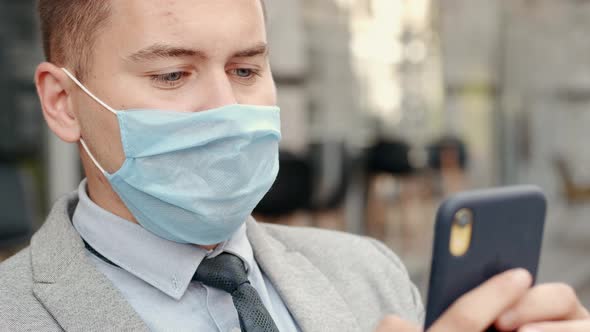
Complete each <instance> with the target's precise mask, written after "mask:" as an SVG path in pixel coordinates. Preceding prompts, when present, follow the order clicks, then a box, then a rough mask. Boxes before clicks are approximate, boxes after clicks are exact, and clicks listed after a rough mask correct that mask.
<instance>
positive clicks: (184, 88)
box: [0, 0, 590, 332]
mask: <svg viewBox="0 0 590 332" xmlns="http://www.w3.org/2000/svg"><path fill="white" fill-rule="evenodd" d="M39 11H40V17H41V22H42V29H43V38H44V43H45V50H46V55H47V59H48V62H45V63H42V64H40V65H39V67H38V69H37V72H36V77H35V82H36V85H37V88H38V93H39V97H40V100H41V104H42V108H43V114H44V116H45V119H46V121H47V124H48V126H49V128H50V129H51V130H52V131H53V133H55V134H56V135H57V136H58V137H59V138H61V139H62V140H64V141H65V142H69V143H79V145H80V154H81V160H82V164H83V167H84V170H85V174H86V177H87V179H86V180H85V181H83V182H82V183H81V185H80V188H79V189H78V190H77V191H76V192H74V193H72V194H70V195H68V196H67V197H64V198H63V199H61V200H60V201H58V202H57V203H56V204H55V206H54V207H53V210H52V212H51V213H50V215H49V216H48V218H47V221H46V223H45V224H44V226H43V227H42V228H41V229H40V230H39V231H38V232H37V233H36V234H35V235H34V236H33V239H32V241H31V245H30V247H28V248H27V249H25V250H23V251H22V252H20V253H19V254H17V255H16V256H14V257H12V258H10V259H9V260H8V261H6V262H5V263H3V264H2V265H1V266H0V330H1V331H62V330H66V331H99V330H109V331H145V330H153V331H239V330H243V331H279V330H280V331H318V332H319V331H371V330H374V329H375V328H377V329H378V330H379V331H418V330H420V329H419V327H418V326H419V324H420V321H421V320H422V318H423V309H422V304H421V302H420V300H419V296H418V294H417V292H416V289H415V287H414V286H413V285H412V283H411V282H410V280H409V278H408V275H407V273H406V271H405V269H404V267H403V265H402V264H401V263H400V261H399V260H398V259H397V258H396V256H395V255H394V254H393V253H392V252H390V251H389V250H388V249H386V248H385V247H384V246H383V245H382V244H380V243H378V242H376V241H373V240H370V239H367V238H361V237H356V236H352V235H346V234H340V233H336V232H329V231H321V230H313V229H302V228H287V227H281V226H268V225H260V224H257V223H256V222H255V221H254V220H252V219H249V218H248V215H249V213H250V212H251V211H252V208H253V207H254V206H255V205H256V204H257V203H258V201H259V200H260V199H261V197H262V195H264V192H266V191H267V190H268V188H269V187H270V185H271V184H272V182H273V180H274V177H275V176H276V172H277V162H276V160H277V150H278V147H277V142H278V140H279V138H280V129H279V125H278V109H277V108H276V107H273V105H275V104H276V97H275V87H274V84H273V80H272V76H271V71H270V68H269V65H268V57H267V55H268V49H267V45H266V31H265V23H264V14H263V8H262V5H261V3H260V0H126V1H113V0H110V1H109V0H41V1H39ZM530 283H531V278H530V276H529V275H528V274H527V273H526V272H524V271H520V270H516V271H509V272H506V273H504V274H502V275H500V276H497V277H495V278H493V279H492V280H490V281H489V282H488V283H486V284H484V285H482V286H481V287H480V288H478V289H476V290H475V291H473V292H471V293H469V294H468V295H466V296H465V297H463V298H462V299H460V300H459V301H458V302H457V303H456V304H454V306H453V307H452V308H451V309H450V310H449V311H448V312H447V313H446V314H445V315H444V316H443V317H442V318H441V319H440V320H439V321H438V322H437V323H436V324H435V325H434V326H433V327H432V329H431V331H434V332H437V331H468V332H469V331H483V330H485V329H486V328H487V327H488V326H489V325H491V324H494V323H495V324H496V325H497V326H498V328H500V329H501V330H502V331H513V330H516V329H519V328H520V330H519V331H525V330H527V329H528V331H588V330H590V320H588V313H587V311H586V310H585V309H584V308H583V307H582V306H581V305H580V304H579V302H578V300H577V298H576V296H575V294H574V293H573V292H572V291H571V289H570V288H568V287H567V286H564V285H543V286H538V287H535V288H530ZM388 315H391V316H388Z"/></svg>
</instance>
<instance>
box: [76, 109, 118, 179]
mask: <svg viewBox="0 0 590 332" xmlns="http://www.w3.org/2000/svg"><path fill="white" fill-rule="evenodd" d="M78 114H79V117H80V124H81V128H82V138H83V139H84V140H85V141H86V143H87V145H88V148H89V149H90V152H91V153H92V154H93V155H94V157H95V158H96V159H97V161H98V162H99V164H100V165H101V166H102V167H103V168H104V169H105V170H106V171H107V172H109V173H114V172H116V171H117V170H118V169H119V168H121V166H122V165H123V162H124V161H125V153H124V152H123V145H122V143H121V133H120V130H119V122H118V120H117V117H116V116H115V115H114V114H112V113H111V112H109V111H107V110H103V109H102V108H100V106H97V105H93V104H91V103H89V104H85V103H83V104H80V106H79V112H78Z"/></svg>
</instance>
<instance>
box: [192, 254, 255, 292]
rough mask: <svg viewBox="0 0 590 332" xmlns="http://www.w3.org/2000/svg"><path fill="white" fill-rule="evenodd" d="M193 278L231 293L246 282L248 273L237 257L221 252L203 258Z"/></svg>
mask: <svg viewBox="0 0 590 332" xmlns="http://www.w3.org/2000/svg"><path fill="white" fill-rule="evenodd" d="M193 280H194V281H199V282H202V283H203V284H205V285H207V286H209V287H213V288H217V289H221V290H223V291H226V292H228V293H230V294H232V293H233V292H235V291H236V290H237V289H238V287H240V286H241V285H243V284H245V283H248V275H247V273H246V267H245V266H244V262H242V260H241V259H240V258H239V257H237V256H235V255H232V254H229V253H222V254H220V255H219V256H217V257H214V258H211V259H204V260H203V261H202V262H201V264H200V265H199V267H198V268H197V272H196V273H195V276H194V277H193Z"/></svg>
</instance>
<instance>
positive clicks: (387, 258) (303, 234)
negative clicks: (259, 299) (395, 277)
mask: <svg viewBox="0 0 590 332" xmlns="http://www.w3.org/2000/svg"><path fill="white" fill-rule="evenodd" d="M263 225H264V228H265V229H266V231H267V233H268V234H269V235H271V236H272V237H274V238H276V239H277V240H279V241H280V242H281V243H282V244H283V245H285V246H286V247H287V248H288V249H290V250H295V251H299V252H301V253H303V254H304V255H305V256H307V257H308V258H310V257H311V258H312V259H313V257H316V256H317V257H318V258H320V259H321V260H329V259H338V260H337V262H339V264H346V262H349V263H350V264H355V265H357V264H361V265H360V266H363V265H365V264H367V263H369V262H371V264H375V263H381V264H384V265H391V264H393V266H394V267H395V268H397V269H400V270H402V271H403V272H404V273H405V267H404V265H403V263H402V262H401V261H400V260H399V258H398V257H397V255H395V253H393V251H391V250H390V249H389V248H387V247H386V246H385V245H384V244H383V243H381V242H379V241H378V240H375V239H372V238H369V237H365V236H359V235H354V234H350V233H345V232H341V231H334V230H326V229H319V228H311V227H293V226H282V225H271V224H263ZM368 258H370V259H372V261H371V260H368ZM375 259H377V261H375ZM388 263H389V264H388ZM357 266H358V265H357Z"/></svg>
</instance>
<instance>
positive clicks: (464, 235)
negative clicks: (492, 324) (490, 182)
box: [425, 186, 546, 331]
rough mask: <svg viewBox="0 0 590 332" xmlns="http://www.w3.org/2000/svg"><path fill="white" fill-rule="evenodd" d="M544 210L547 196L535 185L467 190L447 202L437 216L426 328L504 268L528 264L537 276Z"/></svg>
mask: <svg viewBox="0 0 590 332" xmlns="http://www.w3.org/2000/svg"><path fill="white" fill-rule="evenodd" d="M545 212H546V199H545V197H544V195H543V193H542V192H541V191H540V190H539V189H538V188H536V187H533V186H519V187H511V188H501V189H491V190H483V191H475V192H467V193H462V194H459V195H456V196H454V197H451V198H450V199H448V200H447V201H445V202H444V203H443V204H442V205H441V207H440V209H439V211H438V214H437V220H436V228H435V238H434V246H433V256H432V268H431V274H430V287H429V293H428V304H427V311H426V322H425V327H426V328H428V327H430V326H431V325H432V324H433V323H434V322H435V321H436V320H437V319H438V317H440V315H441V314H443V312H445V311H446V310H447V309H448V308H449V307H450V306H451V304H453V303H454V302H455V301H456V300H457V299H458V298H460V297H461V296H462V295H463V294H466V293H467V292H469V291H472V290H473V289H475V288H476V287H478V286H479V285H481V284H483V283H484V282H486V281H487V280H489V279H490V278H492V277H494V276H496V275H498V274H500V273H502V272H505V271H507V270H510V269H514V268H524V269H526V270H528V271H529V273H530V275H532V276H533V278H534V277H535V275H536V273H537V267H538V262H539V255H540V250H541V243H542V238H543V228H544V222H545ZM490 296H493V294H490ZM480 298H481V297H480ZM490 331H494V330H493V329H491V330H490Z"/></svg>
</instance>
